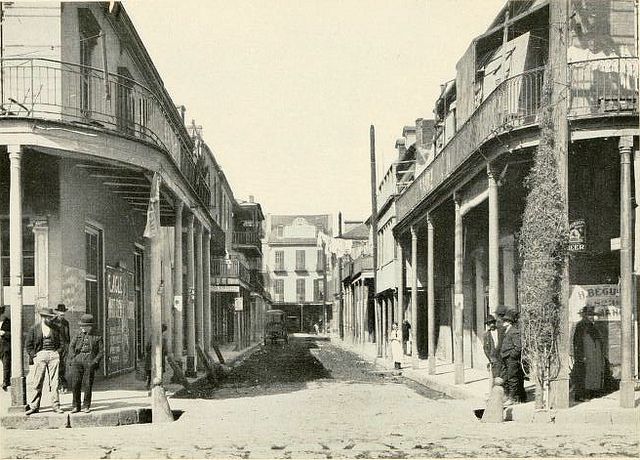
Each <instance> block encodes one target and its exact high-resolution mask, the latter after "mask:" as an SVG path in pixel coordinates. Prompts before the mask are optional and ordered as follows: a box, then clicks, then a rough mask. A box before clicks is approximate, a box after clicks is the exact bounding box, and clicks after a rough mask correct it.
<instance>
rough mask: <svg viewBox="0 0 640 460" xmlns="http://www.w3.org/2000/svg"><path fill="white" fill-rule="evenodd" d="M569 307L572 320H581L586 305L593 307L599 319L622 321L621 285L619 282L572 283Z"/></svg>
mask: <svg viewBox="0 0 640 460" xmlns="http://www.w3.org/2000/svg"><path fill="white" fill-rule="evenodd" d="M569 307H570V311H571V319H572V321H580V311H581V310H582V309H583V308H584V307H593V309H594V312H595V315H596V320H597V321H620V287H619V286H618V285H617V284H588V285H572V286H571V295H570V297H569Z"/></svg>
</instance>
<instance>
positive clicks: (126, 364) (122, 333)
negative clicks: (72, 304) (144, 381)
mask: <svg viewBox="0 0 640 460" xmlns="http://www.w3.org/2000/svg"><path fill="white" fill-rule="evenodd" d="M105 274H106V278H107V279H106V281H107V289H106V291H107V292H106V294H107V311H106V321H105V323H106V335H105V363H106V367H107V375H110V374H114V373H118V372H122V371H126V370H131V369H133V368H134V351H135V344H134V340H135V286H134V278H133V273H132V272H130V271H127V270H125V269H123V268H120V267H118V268H116V267H110V266H107V267H106V270H105Z"/></svg>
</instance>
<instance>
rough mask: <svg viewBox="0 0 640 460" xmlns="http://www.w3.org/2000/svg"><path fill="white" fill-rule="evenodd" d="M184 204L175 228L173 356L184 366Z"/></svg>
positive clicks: (178, 209)
mask: <svg viewBox="0 0 640 460" xmlns="http://www.w3.org/2000/svg"><path fill="white" fill-rule="evenodd" d="M183 208H184V203H182V201H178V202H177V203H176V223H175V224H174V227H173V248H174V250H173V307H174V308H173V334H174V335H173V356H174V358H175V361H176V362H177V363H178V365H180V366H182V350H183V347H184V334H183V330H182V327H183V326H182V314H183V313H182V305H183V295H182V209H183Z"/></svg>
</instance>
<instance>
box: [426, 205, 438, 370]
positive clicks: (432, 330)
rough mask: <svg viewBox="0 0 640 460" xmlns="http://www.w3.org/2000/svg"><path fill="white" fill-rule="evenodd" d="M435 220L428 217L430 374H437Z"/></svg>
mask: <svg viewBox="0 0 640 460" xmlns="http://www.w3.org/2000/svg"><path fill="white" fill-rule="evenodd" d="M433 238H434V235H433V220H432V219H431V217H430V216H428V217H427V329H428V332H427V333H428V334H429V338H428V341H429V342H428V347H429V374H431V375H433V374H435V373H436V305H435V289H434V288H435V285H434V282H435V281H434V278H435V277H434V271H433V261H434V254H433V251H434V244H433Z"/></svg>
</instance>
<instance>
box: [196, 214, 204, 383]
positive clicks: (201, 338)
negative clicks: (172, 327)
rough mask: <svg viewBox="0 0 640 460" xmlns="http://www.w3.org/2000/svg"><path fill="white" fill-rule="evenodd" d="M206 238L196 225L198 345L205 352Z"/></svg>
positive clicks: (201, 226) (199, 367) (200, 365)
mask: <svg viewBox="0 0 640 460" xmlns="http://www.w3.org/2000/svg"><path fill="white" fill-rule="evenodd" d="M203 238H204V226H203V225H202V224H201V223H198V225H196V235H195V239H196V302H195V304H196V314H195V318H196V343H197V344H198V345H200V347H201V348H202V349H203V350H204V334H203V327H204V321H203V316H204V315H203V304H202V300H203V294H204V293H203V291H204V286H203V284H204V283H203V274H202V239H203ZM196 361H197V362H198V365H197V367H198V369H203V370H204V367H203V365H204V363H200V362H199V361H200V360H196Z"/></svg>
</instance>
